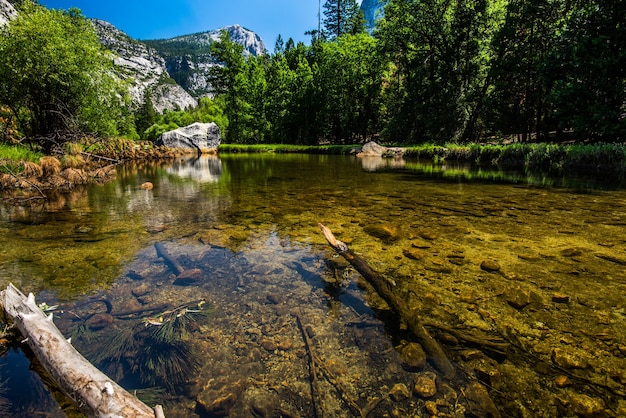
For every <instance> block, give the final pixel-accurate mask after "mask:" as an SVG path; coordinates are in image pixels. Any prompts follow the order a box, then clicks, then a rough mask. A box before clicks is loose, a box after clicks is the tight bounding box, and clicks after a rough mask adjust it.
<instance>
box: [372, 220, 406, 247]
mask: <svg viewBox="0 0 626 418" xmlns="http://www.w3.org/2000/svg"><path fill="white" fill-rule="evenodd" d="M363 231H365V233H366V234H368V235H371V236H372V237H375V238H379V239H380V240H381V241H383V242H384V243H387V244H389V243H392V242H394V241H397V240H399V239H400V237H401V235H402V234H401V232H400V228H399V227H398V226H396V225H392V224H380V225H367V226H366V227H365V228H363Z"/></svg>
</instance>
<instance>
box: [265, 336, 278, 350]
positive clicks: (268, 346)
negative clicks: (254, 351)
mask: <svg viewBox="0 0 626 418" xmlns="http://www.w3.org/2000/svg"><path fill="white" fill-rule="evenodd" d="M261 347H263V348H264V349H266V350H267V351H276V350H277V349H278V344H276V343H275V342H274V341H272V340H268V339H264V340H262V341H261Z"/></svg>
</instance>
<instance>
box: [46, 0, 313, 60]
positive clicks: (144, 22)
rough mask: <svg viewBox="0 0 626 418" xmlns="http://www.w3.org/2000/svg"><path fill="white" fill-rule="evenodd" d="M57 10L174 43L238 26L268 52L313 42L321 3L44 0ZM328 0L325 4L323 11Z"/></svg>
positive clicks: (310, 0) (292, 0) (281, 0)
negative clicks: (280, 44)
mask: <svg viewBox="0 0 626 418" xmlns="http://www.w3.org/2000/svg"><path fill="white" fill-rule="evenodd" d="M39 3H40V4H42V5H44V6H46V7H48V8H52V9H68V8H70V7H77V8H79V9H80V10H82V12H83V14H84V15H85V16H87V17H93V18H98V19H103V20H106V21H108V22H110V23H112V24H113V25H114V26H116V27H117V28H118V29H120V30H121V31H123V32H126V33H127V34H128V35H130V36H131V37H132V38H135V39H159V38H171V37H174V36H178V35H187V34H190V33H195V32H204V31H207V30H212V29H219V28H221V27H223V26H228V25H232V24H235V23H238V24H240V25H241V26H243V27H245V28H247V29H250V30H252V31H254V32H256V33H257V34H259V35H260V36H261V38H263V42H265V47H266V48H267V49H268V51H270V52H272V51H273V50H274V44H275V42H276V37H277V36H278V34H281V35H282V36H283V38H284V39H285V40H287V39H289V38H290V37H292V38H293V39H294V41H296V42H298V41H303V42H305V43H307V44H308V43H309V42H310V37H309V36H307V35H304V32H306V31H307V30H311V29H317V12H318V0H184V1H163V0H151V1H145V0H123V1H122V0H104V1H103V0H39ZM323 4H324V0H322V6H323Z"/></svg>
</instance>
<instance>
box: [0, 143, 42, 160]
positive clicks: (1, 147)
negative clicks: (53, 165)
mask: <svg viewBox="0 0 626 418" xmlns="http://www.w3.org/2000/svg"><path fill="white" fill-rule="evenodd" d="M41 157H43V154H42V153H41V152H38V151H31V150H30V149H29V148H27V147H24V146H21V145H5V144H0V160H12V161H16V162H17V161H31V162H34V163H36V162H39V159H40V158H41Z"/></svg>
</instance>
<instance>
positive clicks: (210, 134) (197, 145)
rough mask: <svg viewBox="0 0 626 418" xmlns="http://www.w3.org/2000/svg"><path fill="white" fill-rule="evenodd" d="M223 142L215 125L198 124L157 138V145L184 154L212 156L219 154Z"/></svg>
mask: <svg viewBox="0 0 626 418" xmlns="http://www.w3.org/2000/svg"><path fill="white" fill-rule="evenodd" d="M221 140H222V134H221V132H220V128H219V127H218V126H217V125H216V124H215V123H213V122H211V123H200V122H196V123H193V124H191V125H189V126H185V127H182V128H178V129H175V130H173V131H169V132H165V133H164V134H162V135H161V136H159V137H158V138H157V140H156V142H155V144H156V145H163V146H166V147H168V148H176V149H180V150H182V151H184V152H197V153H198V154H210V153H215V152H217V148H218V147H219V146H220V142H221Z"/></svg>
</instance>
